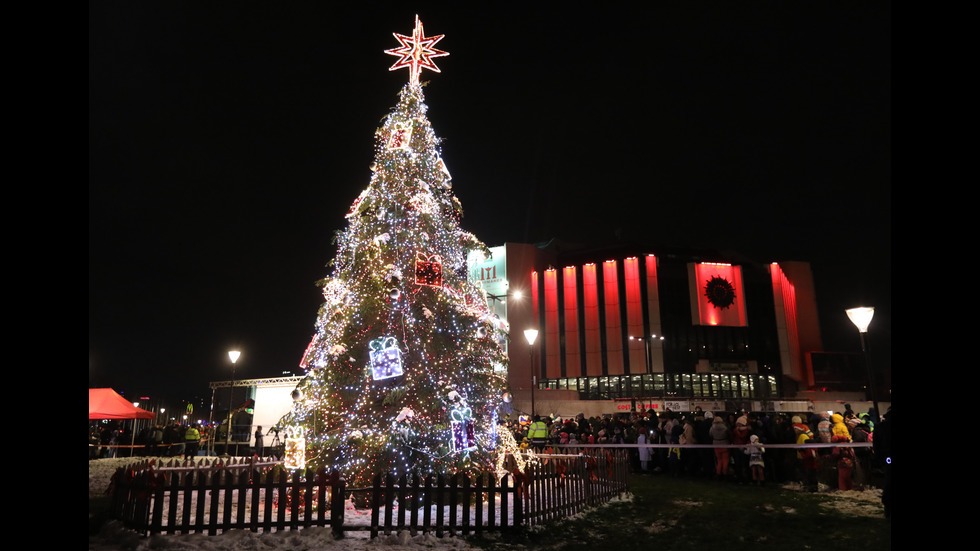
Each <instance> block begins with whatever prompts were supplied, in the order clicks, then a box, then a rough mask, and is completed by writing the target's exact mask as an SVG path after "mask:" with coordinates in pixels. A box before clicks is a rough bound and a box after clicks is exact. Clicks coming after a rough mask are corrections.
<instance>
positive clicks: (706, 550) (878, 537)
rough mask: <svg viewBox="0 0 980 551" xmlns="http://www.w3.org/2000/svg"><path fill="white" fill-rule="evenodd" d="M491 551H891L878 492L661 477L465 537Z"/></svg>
mask: <svg viewBox="0 0 980 551" xmlns="http://www.w3.org/2000/svg"><path fill="white" fill-rule="evenodd" d="M470 543H472V544H475V545H479V546H480V547H483V548H484V549H487V550H489V551H503V550H507V549H519V548H524V549H553V550H561V551H579V550H581V551H598V550H604V549H614V550H617V551H628V550H633V549H637V550H639V549H643V550H645V551H649V550H655V551H673V550H692V551H693V550H697V551H710V550H719V551H721V550H724V551H733V550H738V549H753V550H758V549H766V550H784V549H785V550H794V551H799V550H806V549H819V550H821V551H829V550H834V549H860V550H861V551H883V550H889V549H891V521H890V520H888V519H886V518H885V516H884V512H883V509H882V506H881V501H880V491H878V490H874V489H872V490H870V491H864V492H856V491H848V492H838V491H831V490H828V489H826V487H822V489H821V491H820V492H815V493H810V492H803V491H801V490H799V489H796V488H795V487H793V486H790V485H787V486H785V487H784V486H783V485H780V484H768V485H764V486H759V487H757V486H752V485H744V484H737V483H734V482H719V481H713V480H709V479H704V478H693V477H676V478H675V477H672V476H669V475H666V474H656V475H633V476H632V478H631V479H630V495H628V496H625V497H624V498H623V499H621V500H616V501H613V502H611V503H609V504H607V505H604V506H602V507H598V508H596V509H593V510H590V511H588V512H587V513H585V514H582V515H579V516H576V517H573V518H570V519H566V520H562V521H558V522H555V523H553V524H549V525H547V526H545V527H538V528H534V529H531V530H525V531H522V532H520V533H517V534H513V535H509V536H491V537H487V538H483V539H476V540H470Z"/></svg>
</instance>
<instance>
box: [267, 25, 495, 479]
mask: <svg viewBox="0 0 980 551" xmlns="http://www.w3.org/2000/svg"><path fill="white" fill-rule="evenodd" d="M395 37H396V38H397V39H398V41H399V42H400V43H401V47H400V48H397V49H393V50H387V51H386V53H389V54H392V55H397V56H399V57H400V59H399V61H398V62H396V63H395V64H394V65H393V66H392V67H391V69H392V70H394V69H398V68H402V67H405V68H408V69H410V79H409V82H408V84H406V85H405V87H404V88H403V89H402V90H401V92H400V93H399V96H398V104H397V105H396V106H395V108H394V109H393V110H392V112H391V113H390V114H389V115H388V116H387V118H386V119H385V121H384V124H383V125H382V126H381V127H380V128H379V129H378V130H377V132H376V133H375V159H374V165H373V166H372V167H371V169H372V176H371V180H370V183H369V184H368V186H367V188H366V189H364V191H363V192H362V193H361V194H360V196H358V197H357V199H356V200H355V201H354V203H353V205H352V206H351V209H350V211H349V212H348V214H347V220H348V222H347V227H346V229H345V230H342V231H340V232H338V234H337V236H336V245H337V254H336V257H335V258H334V259H333V260H332V261H331V265H330V266H331V268H332V271H331V273H330V275H329V277H327V278H325V279H323V280H322V281H320V282H319V284H320V285H321V286H322V288H323V296H324V299H325V300H324V302H323V304H322V306H321V308H320V310H319V313H318V315H317V320H316V324H315V327H316V333H315V334H314V336H313V339H312V340H311V342H310V344H309V347H308V348H307V350H306V352H305V354H304V356H303V360H302V362H301V366H302V367H303V368H305V369H306V370H307V371H306V375H305V377H304V378H303V379H302V380H301V381H300V383H299V384H298V385H297V387H296V389H295V390H294V391H293V399H294V405H293V408H292V410H291V411H290V413H289V414H287V415H286V416H285V417H283V419H282V420H281V421H280V427H281V429H282V430H284V431H285V432H286V436H287V442H286V446H287V460H286V464H287V467H292V468H307V469H310V468H313V469H317V468H320V467H326V468H328V469H338V470H339V471H340V472H341V473H342V474H343V475H344V476H345V478H346V479H347V481H348V484H349V485H352V486H354V487H358V486H362V485H365V484H368V483H370V481H371V477H372V476H373V475H374V474H375V473H389V472H390V473H392V474H393V475H395V476H400V475H402V474H409V475H413V474H418V475H421V476H425V475H429V474H436V473H444V474H452V473H457V472H461V471H467V472H471V473H476V472H480V471H488V470H492V469H493V468H494V465H495V464H496V463H497V459H498V457H497V456H498V452H499V451H500V449H501V447H499V446H498V433H497V421H498V415H499V414H498V409H499V408H500V407H501V406H502V403H503V400H504V398H505V393H506V391H507V388H506V356H505V354H504V352H503V349H502V347H501V345H500V342H502V339H504V338H506V334H505V329H504V327H502V325H501V323H500V322H499V320H497V319H495V317H494V316H493V315H492V313H491V311H490V309H489V308H488V305H487V296H486V294H485V293H484V292H483V291H482V289H481V288H480V287H479V285H477V284H475V283H473V282H471V281H470V280H469V279H468V273H467V272H468V270H467V257H468V255H471V254H476V255H489V254H490V251H489V249H488V248H487V247H486V245H485V244H483V243H482V242H480V240H479V239H477V238H476V237H475V236H474V235H472V234H471V233H468V232H466V231H463V230H462V229H461V227H460V225H459V221H460V218H461V216H462V209H461V205H460V203H459V200H458V199H457V198H456V197H455V196H454V195H453V192H452V187H451V178H450V174H449V171H448V169H447V167H446V165H445V163H443V160H442V157H441V154H440V148H439V139H438V138H437V137H436V135H435V133H434V132H433V130H432V127H431V125H430V123H429V120H428V119H427V117H426V109H427V107H426V105H425V102H424V98H423V94H422V86H421V84H420V83H419V80H418V77H419V73H420V71H421V69H423V68H428V69H431V70H433V71H436V72H439V69H438V68H437V67H436V66H435V64H434V63H433V62H432V58H433V57H439V56H442V55H448V54H447V53H446V52H443V51H440V50H437V49H435V48H434V47H433V46H434V44H435V43H436V42H438V41H439V40H440V39H441V38H442V35H440V36H436V37H425V36H424V33H423V31H422V25H421V23H420V22H419V20H418V17H416V20H415V31H414V33H413V35H412V36H405V35H399V34H395ZM508 447H509V446H508Z"/></svg>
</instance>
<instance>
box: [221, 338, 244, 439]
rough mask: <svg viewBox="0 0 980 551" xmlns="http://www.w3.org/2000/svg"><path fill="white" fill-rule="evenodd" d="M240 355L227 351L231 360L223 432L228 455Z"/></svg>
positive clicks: (238, 352)
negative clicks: (237, 364)
mask: <svg viewBox="0 0 980 551" xmlns="http://www.w3.org/2000/svg"><path fill="white" fill-rule="evenodd" d="M241 355H242V353H241V352H240V351H238V350H229V351H228V359H230V360H231V388H230V389H229V393H228V426H227V427H226V430H225V453H224V455H228V449H229V447H230V446H231V413H232V408H233V407H235V364H236V362H238V358H239V356H241Z"/></svg>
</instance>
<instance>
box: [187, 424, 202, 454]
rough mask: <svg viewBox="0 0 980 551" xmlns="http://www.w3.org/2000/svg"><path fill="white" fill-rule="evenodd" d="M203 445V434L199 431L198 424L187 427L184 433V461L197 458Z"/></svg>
mask: <svg viewBox="0 0 980 551" xmlns="http://www.w3.org/2000/svg"><path fill="white" fill-rule="evenodd" d="M200 445H201V432H200V431H199V430H197V423H194V424H192V425H191V426H190V427H187V432H185V433H184V459H185V460H186V459H192V458H194V457H196V456H197V449H198V447H199V446H200Z"/></svg>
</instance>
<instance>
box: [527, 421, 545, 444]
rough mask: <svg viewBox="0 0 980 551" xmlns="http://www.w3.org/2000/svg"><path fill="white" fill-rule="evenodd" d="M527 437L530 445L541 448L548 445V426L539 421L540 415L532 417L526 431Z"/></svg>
mask: <svg viewBox="0 0 980 551" xmlns="http://www.w3.org/2000/svg"><path fill="white" fill-rule="evenodd" d="M527 437H528V438H529V439H531V445H533V446H535V447H541V446H544V445H545V444H547V443H548V425H546V424H545V422H544V421H542V420H541V416H540V415H535V416H534V422H533V423H531V426H530V427H528V429H527Z"/></svg>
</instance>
